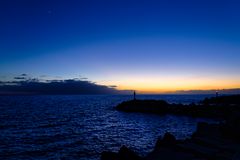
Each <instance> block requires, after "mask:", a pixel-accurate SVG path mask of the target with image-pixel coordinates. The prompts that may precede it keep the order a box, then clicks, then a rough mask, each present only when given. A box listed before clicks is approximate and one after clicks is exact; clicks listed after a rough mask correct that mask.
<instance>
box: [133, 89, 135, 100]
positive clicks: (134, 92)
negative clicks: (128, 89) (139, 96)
mask: <svg viewBox="0 0 240 160" xmlns="http://www.w3.org/2000/svg"><path fill="white" fill-rule="evenodd" d="M133 100H136V92H135V91H133Z"/></svg>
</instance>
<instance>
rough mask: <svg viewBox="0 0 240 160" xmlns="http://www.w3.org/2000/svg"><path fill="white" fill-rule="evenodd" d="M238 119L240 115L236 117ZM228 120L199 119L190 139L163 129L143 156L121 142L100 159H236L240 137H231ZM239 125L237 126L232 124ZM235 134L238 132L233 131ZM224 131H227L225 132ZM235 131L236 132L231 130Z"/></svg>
mask: <svg viewBox="0 0 240 160" xmlns="http://www.w3.org/2000/svg"><path fill="white" fill-rule="evenodd" d="M238 119H239V118H238ZM228 125H229V124H228V123H226V124H207V123H199V124H198V127H197V131H196V132H195V133H194V134H193V135H192V137H191V138H190V139H186V140H176V138H175V137H174V136H173V135H172V134H170V133H166V134H165V135H164V137H163V138H159V139H158V140H157V142H156V145H155V148H154V149H153V151H152V152H151V153H149V154H148V155H147V156H146V157H139V156H137V155H136V154H135V153H134V152H133V151H131V150H130V149H128V148H126V147H125V146H123V147H122V148H121V149H120V151H119V152H118V153H113V152H103V153H102V157H101V159H102V160H131V159H132V160H135V159H136V160H140V159H143V160H158V159H160V160H208V159H209V160H210V159H211V160H212V159H214V160H239V159H240V139H239V138H238V137H232V136H231V135H232V132H233V130H231V131H230V130H228V127H229V126H228ZM235 127H240V126H235ZM236 132H237V133H238V134H239V133H240V132H238V131H236ZM226 133H227V134H226ZM234 134H235V133H234Z"/></svg>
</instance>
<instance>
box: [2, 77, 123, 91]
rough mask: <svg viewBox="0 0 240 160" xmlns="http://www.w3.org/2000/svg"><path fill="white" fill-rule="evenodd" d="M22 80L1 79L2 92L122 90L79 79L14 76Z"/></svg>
mask: <svg viewBox="0 0 240 160" xmlns="http://www.w3.org/2000/svg"><path fill="white" fill-rule="evenodd" d="M19 78H20V79H19ZM14 79H17V80H21V81H14V80H13V81H7V82H3V81H0V84H1V85H0V94H4V93H12V94H21V93H27V94H120V93H122V92H121V91H119V90H117V89H115V88H113V86H105V85H99V84H96V83H94V82H91V81H84V80H78V79H66V80H46V81H40V80H39V79H37V78H32V79H23V80H22V77H14Z"/></svg>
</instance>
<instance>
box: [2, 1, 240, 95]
mask: <svg viewBox="0 0 240 160" xmlns="http://www.w3.org/2000/svg"><path fill="white" fill-rule="evenodd" d="M239 8H240V2H238V1H229V0H228V1H227V0H226V1H221V0H218V1H211V0H208V1H207V0H194V1H193V0H188V1H187V0H182V1H176V0H175V1H174V0H169V1H167V0H164V1H161V0H159V1H150V0H145V1H142V0H137V1H130V0H128V1H125V0H121V1H117V0H111V1H104V0H103V1H99V0H78V1H77V0H68V1H67V0H65V1H61V0H21V1H19V0H1V1H0V23H1V25H0V35H1V36H0V56H1V59H0V68H1V71H0V74H1V76H2V77H3V76H7V77H8V76H11V75H17V74H22V73H28V74H30V75H33V76H40V75H48V76H49V77H53V76H61V77H62V78H73V77H74V76H79V75H81V76H84V77H88V78H90V79H91V80H93V81H96V82H97V83H101V84H113V85H118V86H119V88H120V89H138V90H142V91H149V92H150V91H165V90H174V89H193V88H195V89H199V88H200V89H207V88H208V89H209V88H235V87H240V86H239V85H240V83H239V82H240V76H239V75H240V74H239V70H240V63H239V60H240V9H239Z"/></svg>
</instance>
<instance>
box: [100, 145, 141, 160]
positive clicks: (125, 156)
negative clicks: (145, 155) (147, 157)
mask: <svg viewBox="0 0 240 160" xmlns="http://www.w3.org/2000/svg"><path fill="white" fill-rule="evenodd" d="M141 159H142V158H141V157H140V156H138V155H137V154H136V153H135V152H134V151H132V150H130V149H129V148H127V147H126V146H122V147H121V148H120V150H119V152H118V153H115V152H106V151H105V152H102V154H101V160H141Z"/></svg>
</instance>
